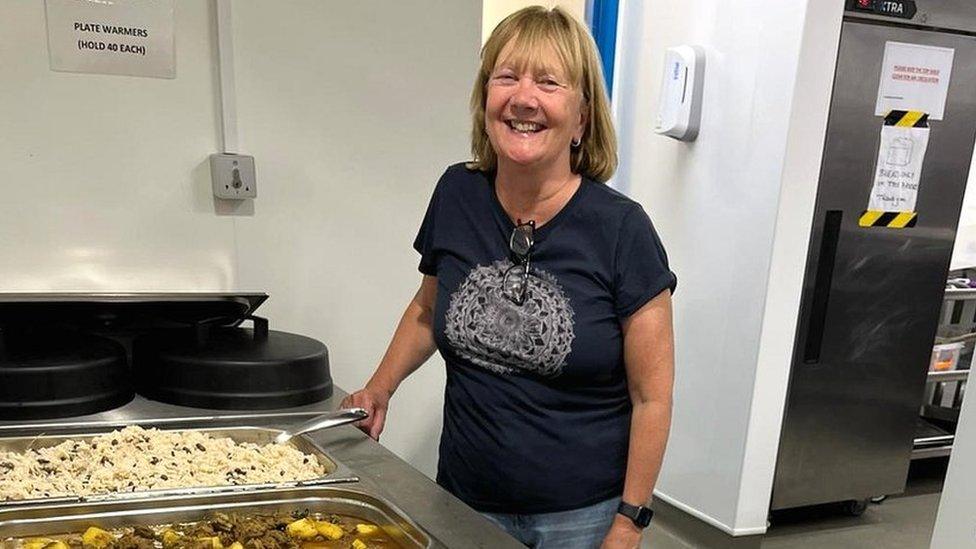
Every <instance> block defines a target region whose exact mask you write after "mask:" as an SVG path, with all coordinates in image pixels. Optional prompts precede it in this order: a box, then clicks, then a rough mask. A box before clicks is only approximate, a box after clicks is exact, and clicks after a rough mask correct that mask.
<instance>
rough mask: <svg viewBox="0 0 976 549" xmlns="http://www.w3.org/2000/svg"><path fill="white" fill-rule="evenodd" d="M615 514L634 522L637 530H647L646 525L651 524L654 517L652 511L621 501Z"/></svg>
mask: <svg viewBox="0 0 976 549" xmlns="http://www.w3.org/2000/svg"><path fill="white" fill-rule="evenodd" d="M617 512H618V513H620V514H621V515H623V516H625V517H627V518H629V519H630V520H632V521H634V524H635V525H637V527H638V528H647V525H648V524H650V523H651V517H653V516H654V511H651V510H650V509H648V508H647V507H644V506H638V505H631V504H629V503H625V502H623V501H621V502H620V505H618V506H617Z"/></svg>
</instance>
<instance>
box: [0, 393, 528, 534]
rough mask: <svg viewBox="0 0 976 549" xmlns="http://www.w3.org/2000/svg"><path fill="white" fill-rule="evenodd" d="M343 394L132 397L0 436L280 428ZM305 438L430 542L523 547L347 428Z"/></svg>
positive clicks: (11, 425)
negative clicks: (231, 408)
mask: <svg viewBox="0 0 976 549" xmlns="http://www.w3.org/2000/svg"><path fill="white" fill-rule="evenodd" d="M344 396H345V393H344V392H342V391H341V390H339V389H336V391H335V394H334V395H333V396H332V397H331V398H329V399H328V400H325V401H323V402H321V403H318V404H314V405H308V406H302V407H298V408H289V409H288V410H284V411H262V412H255V413H241V412H228V411H223V410H202V409H194V408H186V407H182V406H172V405H168V404H162V403H158V402H154V401H150V400H146V399H144V398H142V397H140V396H136V398H135V400H133V401H132V402H130V403H129V404H126V405H125V406H122V407H121V408H117V409H115V410H111V411H108V412H102V413H100V414H93V415H89V416H81V417H76V418H72V419H71V420H48V421H6V422H0V436H9V435H13V434H15V433H23V432H25V431H26V432H32V433H38V434H39V433H42V432H44V431H45V430H49V429H52V428H54V427H55V426H64V425H69V424H70V425H71V426H81V425H85V426H91V427H97V426H100V425H119V424H138V423H143V422H150V421H151V422H152V423H154V424H160V423H166V422H167V421H172V422H173V423H178V422H184V421H186V420H188V419H198V420H199V419H204V420H205V419H213V420H215V421H217V420H220V421H221V422H227V421H233V422H234V423H238V421H239V422H240V425H254V426H274V427H283V426H286V425H290V424H291V423H293V422H297V421H301V420H302V419H305V418H308V417H309V416H312V415H316V414H320V413H323V412H326V411H328V410H333V409H336V408H338V406H339V402H340V401H341V400H342V398H343V397H344ZM306 436H310V438H311V439H312V440H313V441H314V442H315V443H317V444H318V445H319V446H321V447H322V448H323V449H325V451H326V452H327V453H328V454H329V455H331V456H332V457H334V458H335V459H336V460H338V461H341V462H342V463H343V464H344V465H346V466H347V467H349V469H351V470H352V472H353V473H355V474H356V475H358V476H359V477H360V481H359V483H358V486H359V487H360V488H362V489H364V490H367V491H369V492H371V493H373V494H375V495H378V496H381V497H384V498H386V499H388V500H389V501H390V502H391V503H393V504H394V505H396V506H397V507H399V508H400V509H402V510H403V511H404V512H405V513H406V514H407V515H408V516H409V517H410V518H411V519H413V520H414V521H415V522H416V523H417V524H418V525H419V526H420V527H421V528H423V529H424V530H425V531H426V532H427V533H428V534H429V535H430V536H431V537H433V538H434V539H435V540H437V541H439V542H440V543H442V544H444V545H446V546H447V547H452V548H454V547H457V548H469V547H470V548H476V547H486V548H487V547H490V548H493V549H495V548H498V549H505V548H512V549H517V548H523V547H524V546H523V545H521V544H519V543H518V542H517V541H516V540H515V539H513V538H511V537H510V536H508V535H507V534H505V533H504V532H502V531H501V530H499V529H498V528H496V527H495V526H494V525H492V524H491V523H490V522H488V520H487V519H485V518H483V517H482V516H481V515H479V514H478V513H477V512H475V511H474V510H473V509H471V508H470V507H468V506H467V505H465V504H464V503H462V502H461V501H460V500H458V499H457V498H455V497H454V496H452V495H451V494H449V493H447V492H446V491H444V490H443V489H441V488H440V487H439V486H437V484H436V483H434V482H433V481H431V480H430V479H429V478H427V477H426V476H424V475H423V474H422V473H420V472H419V471H417V470H416V469H414V468H413V467H411V466H410V465H409V464H407V463H406V462H405V461H403V460H401V459H400V458H398V457H396V456H395V455H394V454H393V453H392V452H390V451H389V450H387V449H386V448H384V447H383V446H381V445H380V444H378V443H377V442H375V441H373V440H372V439H370V438H369V437H367V436H366V435H365V434H363V433H362V432H361V431H359V430H358V429H356V428H355V427H352V426H344V427H337V428H334V429H331V430H326V431H320V432H318V433H312V434H311V435H306Z"/></svg>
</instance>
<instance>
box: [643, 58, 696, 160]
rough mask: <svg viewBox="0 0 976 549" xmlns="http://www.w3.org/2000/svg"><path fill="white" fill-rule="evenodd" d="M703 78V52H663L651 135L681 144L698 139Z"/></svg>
mask: <svg viewBox="0 0 976 549" xmlns="http://www.w3.org/2000/svg"><path fill="white" fill-rule="evenodd" d="M704 75H705V50H704V49H702V47H701V46H673V47H670V48H668V49H667V50H665V52H664V74H663V75H662V78H661V103H660V106H659V107H658V114H657V123H656V124H655V126H654V131H655V132H657V133H660V134H663V135H667V136H668V137H673V138H675V139H679V140H681V141H694V140H695V138H696V137H698V126H699V124H700V122H701V102H702V87H703V84H704V82H703V79H704Z"/></svg>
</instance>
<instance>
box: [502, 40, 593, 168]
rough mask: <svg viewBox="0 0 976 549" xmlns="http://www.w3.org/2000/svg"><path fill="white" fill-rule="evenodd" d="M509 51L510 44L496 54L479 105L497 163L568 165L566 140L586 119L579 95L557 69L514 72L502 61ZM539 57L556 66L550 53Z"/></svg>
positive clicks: (577, 132) (574, 135)
mask: <svg viewBox="0 0 976 549" xmlns="http://www.w3.org/2000/svg"><path fill="white" fill-rule="evenodd" d="M510 50H511V43H509V44H508V45H507V46H505V48H503V49H502V51H501V54H500V55H499V56H498V59H499V61H498V63H497V64H496V65H495V68H494V70H493V71H492V73H491V75H490V76H489V78H488V99H487V101H486V104H485V129H486V131H487V132H488V138H489V139H490V140H491V144H492V147H493V148H494V150H495V154H496V155H497V156H498V163H499V166H500V167H502V166H504V164H505V163H514V164H516V165H519V166H523V167H533V166H547V165H550V164H552V163H555V165H558V164H559V163H565V165H566V166H567V167H569V162H570V144H571V142H572V141H573V140H576V139H580V138H582V135H583V128H584V125H585V122H586V121H585V117H584V115H583V112H582V106H583V100H582V95H581V94H580V92H579V91H578V90H577V89H575V88H574V87H573V86H571V85H570V83H569V82H568V78H567V75H566V74H565V71H563V70H561V69H550V70H544V69H541V68H538V67H528V68H526V69H525V70H524V71H519V70H518V69H517V68H516V67H515V66H514V65H513V64H511V63H510V62H508V59H509V58H510V55H509V54H510ZM551 53H552V52H550V54H551ZM543 59H544V61H545V65H546V66H548V67H560V66H561V64H560V63H559V62H558V61H557V60H556V59H555V55H554V54H552V55H549V56H544V57H543Z"/></svg>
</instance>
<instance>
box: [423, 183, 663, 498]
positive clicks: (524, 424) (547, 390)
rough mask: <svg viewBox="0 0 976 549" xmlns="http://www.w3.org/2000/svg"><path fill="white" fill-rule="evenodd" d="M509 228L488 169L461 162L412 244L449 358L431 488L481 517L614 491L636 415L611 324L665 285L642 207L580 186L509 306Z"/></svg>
mask: <svg viewBox="0 0 976 549" xmlns="http://www.w3.org/2000/svg"><path fill="white" fill-rule="evenodd" d="M523 221H527V220H523ZM513 228H514V224H513V223H512V221H511V220H510V219H509V218H508V215H507V214H506V213H505V211H504V209H503V208H502V206H501V203H499V201H498V198H497V196H496V194H495V189H494V184H493V176H492V174H486V173H483V172H479V171H474V170H469V169H467V168H465V166H464V165H463V164H457V165H455V166H451V167H450V168H448V169H447V171H446V172H445V173H444V175H443V176H442V177H441V179H440V181H439V182H438V183H437V187H436V189H435V190H434V195H433V197H432V198H431V200H430V205H429V206H428V208H427V214H426V215H425V217H424V221H423V225H422V226H421V228H420V233H419V234H418V235H417V239H416V241H415V242H414V247H415V248H416V249H417V251H419V252H420V254H421V260H420V271H421V272H422V273H424V274H426V275H430V276H436V277H437V302H436V304H435V308H434V338H435V340H436V342H437V348H438V349H439V351H440V353H441V355H442V356H443V357H444V360H445V362H446V363H447V388H446V391H445V401H444V428H443V431H442V433H441V442H440V460H439V463H438V468H437V482H438V483H439V484H440V485H441V486H443V487H444V488H446V489H447V490H448V491H450V492H451V493H453V494H454V495H456V496H457V497H458V498H460V499H461V500H462V501H464V502H465V503H467V504H468V505H470V506H471V507H474V508H475V509H477V510H479V511H484V512H502V513H523V514H527V513H547V512H554V511H563V510H567V509H575V508H580V507H585V506H587V505H591V504H594V503H598V502H600V501H604V500H606V499H609V498H611V497H614V496H619V495H620V494H621V493H622V492H623V483H624V475H625V471H626V465H627V447H628V440H629V432H630V412H631V404H630V397H629V395H628V391H627V376H626V372H625V370H624V361H623V346H622V344H623V337H622V335H621V330H620V321H621V319H623V318H626V317H627V316H629V315H630V314H632V313H633V312H635V311H636V310H637V309H639V308H640V307H641V306H642V305H644V304H645V303H647V302H648V301H649V300H650V299H651V298H653V297H654V296H656V295H657V294H658V293H660V292H661V291H663V290H665V289H669V288H670V289H671V290H672V291H673V290H674V287H675V280H676V279H675V276H674V274H673V273H672V272H671V271H670V269H669V268H668V260H667V256H666V255H665V252H664V248H663V247H662V246H661V242H660V240H659V239H658V237H657V234H656V233H655V232H654V228H653V227H652V225H651V221H650V219H649V218H648V217H647V214H646V213H645V212H644V210H643V208H641V206H640V205H639V204H638V203H636V202H634V201H633V200H630V199H629V198H627V197H625V196H624V195H622V194H620V193H618V192H616V191H614V190H613V189H611V188H610V187H607V186H606V185H604V184H601V183H596V182H593V181H590V180H587V179H586V178H583V181H582V183H581V185H580V187H579V190H578V191H576V193H575V194H574V195H573V197H572V198H571V199H570V201H569V202H568V203H567V204H566V206H565V207H564V208H563V209H562V210H561V211H560V212H559V213H558V214H556V216H555V217H554V218H552V219H551V220H550V221H549V222H547V223H545V224H544V225H542V226H541V227H539V228H537V229H536V231H535V246H534V248H533V251H532V257H531V275H530V277H529V284H528V290H527V296H526V299H525V301H524V303H523V304H522V305H516V304H515V303H514V302H513V301H512V300H510V299H509V298H507V297H505V296H503V295H502V292H501V284H502V279H503V276H504V273H505V271H506V270H507V269H508V268H509V267H511V266H512V265H513V262H512V259H513V258H511V257H510V252H509V247H508V243H509V237H510V235H511V233H512V229H513Z"/></svg>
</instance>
